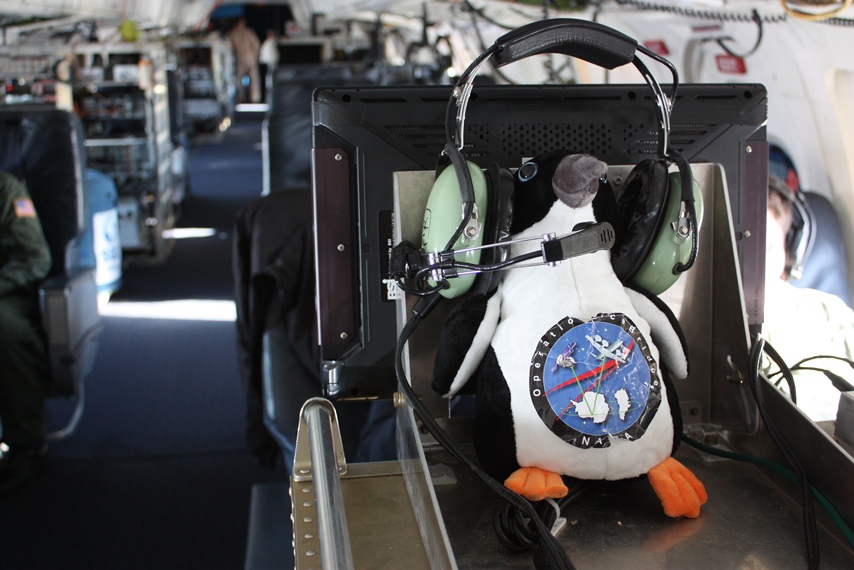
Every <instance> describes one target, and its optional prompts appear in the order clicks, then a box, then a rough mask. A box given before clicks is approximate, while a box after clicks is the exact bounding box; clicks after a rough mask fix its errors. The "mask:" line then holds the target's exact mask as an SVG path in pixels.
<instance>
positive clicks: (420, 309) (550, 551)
mask: <svg viewBox="0 0 854 570" xmlns="http://www.w3.org/2000/svg"><path fill="white" fill-rule="evenodd" d="M442 299H443V297H442V296H441V295H431V296H427V297H421V298H419V299H418V301H416V303H415V306H414V307H413V309H412V313H411V315H410V318H409V320H407V322H406V325H404V327H403V330H401V332H400V337H399V338H398V341H397V347H396V348H395V358H394V368H395V373H396V374H397V380H398V387H399V389H400V391H401V392H402V393H403V395H404V397H405V398H406V400H407V402H408V403H409V405H410V406H412V409H413V410H414V411H415V413H416V414H418V417H419V418H420V420H421V423H422V424H424V427H426V428H427V430H428V431H429V432H430V433H431V434H432V435H433V437H434V438H436V441H437V442H439V444H440V445H441V446H442V447H443V448H444V449H445V450H446V451H447V452H448V453H450V454H451V455H452V456H454V458H456V459H457V460H458V461H459V462H460V463H462V464H464V465H466V466H467V467H468V468H469V469H471V470H472V472H473V473H474V474H475V475H477V476H478V477H479V478H480V479H481V480H482V481H483V482H484V483H486V485H487V486H488V487H489V488H490V489H491V490H492V491H494V492H495V493H496V494H497V495H499V496H500V497H501V498H503V499H504V500H506V501H507V502H508V503H510V504H511V505H512V506H513V508H515V509H516V510H518V511H519V512H520V513H522V515H523V516H524V517H525V518H527V519H528V520H530V521H531V522H533V531H532V534H531V541H532V543H533V544H535V545H536V553H535V555H534V566H535V567H536V568H548V569H555V570H575V566H574V565H573V564H572V561H571V560H570V559H569V556H568V555H567V554H566V551H565V550H564V549H563V547H562V546H561V545H560V544H558V542H557V540H556V539H555V537H554V536H552V534H551V532H550V529H549V528H548V527H547V526H546V525H545V523H544V522H543V520H542V518H541V517H540V515H539V514H538V513H537V510H536V509H535V508H534V506H533V505H532V504H531V503H530V502H529V501H528V500H527V499H525V498H524V497H522V496H520V495H518V494H516V493H514V492H513V491H511V490H510V489H508V488H507V487H505V486H504V485H503V484H502V483H501V482H499V481H497V480H496V479H494V478H493V477H491V476H490V475H489V474H487V473H486V472H485V471H483V470H482V469H481V468H480V467H479V466H478V465H477V464H475V462H474V461H473V460H472V459H471V458H469V457H468V456H467V455H466V454H465V453H463V451H462V450H461V449H460V448H459V447H458V446H457V444H456V443H455V442H454V441H453V440H452V439H451V438H450V437H449V436H448V435H447V433H445V431H444V430H443V429H442V428H441V426H439V424H438V422H436V420H435V418H433V415H432V414H431V413H430V412H429V411H428V410H427V407H426V406H425V405H424V403H423V402H422V401H421V399H420V398H419V397H418V395H417V394H416V393H415V391H414V390H413V389H412V386H410V384H409V381H408V379H407V377H406V370H405V368H404V365H403V349H404V346H405V345H406V343H407V342H408V341H409V338H410V337H411V336H412V333H413V332H415V329H416V328H417V327H418V325H419V324H420V323H421V321H422V320H424V319H425V318H426V317H427V316H428V315H429V314H430V312H431V311H432V310H433V309H434V308H435V307H436V305H438V304H439V303H440V302H441V300H442Z"/></svg>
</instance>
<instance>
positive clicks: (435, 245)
mask: <svg viewBox="0 0 854 570" xmlns="http://www.w3.org/2000/svg"><path fill="white" fill-rule="evenodd" d="M465 165H466V167H468V169H469V173H470V174H471V179H472V185H473V188H472V190H473V191H474V196H475V203H476V205H477V209H478V215H479V217H480V219H481V220H482V219H483V217H485V212H486V211H487V210H488V208H489V196H488V193H487V181H486V175H485V174H484V172H483V170H481V169H480V167H479V166H477V165H476V164H474V163H472V162H468V161H466V162H465ZM438 170H439V172H438V175H437V176H436V181H435V182H434V183H433V187H432V188H431V189H430V195H429V196H428V197H427V205H426V208H425V211H424V222H423V224H422V230H421V231H422V233H421V239H422V247H423V249H424V251H425V252H427V253H439V252H444V251H445V248H446V247H447V245H448V241H449V240H450V239H451V237H452V236H453V235H454V233H455V231H456V230H457V228H458V227H459V224H460V220H461V219H462V218H461V215H462V198H461V196H460V186H459V182H458V180H457V172H456V168H448V167H441V166H440V168H439V169H438ZM481 212H483V213H481ZM481 223H482V222H481ZM483 239H484V231H483V228H481V231H480V232H479V233H477V235H476V236H475V237H467V236H466V235H465V234H463V235H460V236H459V237H458V238H457V241H456V242H455V243H454V244H452V249H454V250H463V249H465V250H466V252H465V253H458V254H456V255H455V256H454V258H455V259H456V260H457V261H459V262H465V263H472V264H479V263H481V261H480V259H481V250H479V249H473V248H477V247H478V246H480V245H481V244H482V243H483ZM474 281H475V275H461V276H459V277H456V278H454V279H451V280H449V282H448V287H447V288H445V289H442V291H440V294H441V295H442V296H443V297H445V298H448V299H453V298H454V297H458V296H460V295H462V294H463V293H466V292H468V290H469V289H470V288H471V286H472V284H473V283H474ZM430 283H431V284H432V285H435V283H434V282H433V281H432V279H431V280H430Z"/></svg>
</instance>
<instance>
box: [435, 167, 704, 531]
mask: <svg viewBox="0 0 854 570" xmlns="http://www.w3.org/2000/svg"><path fill="white" fill-rule="evenodd" d="M532 162H533V163H535V164H536V166H535V167H531V166H527V167H525V168H523V169H520V171H519V172H518V173H517V180H516V184H515V201H514V211H513V224H512V226H511V234H512V238H513V239H514V240H517V239H520V238H527V237H531V238H538V237H540V236H543V235H545V234H555V235H558V236H561V235H565V234H569V233H571V232H572V231H573V229H574V228H576V227H577V226H578V225H579V224H585V223H590V222H597V221H606V220H607V221H609V219H612V218H613V213H614V208H615V207H616V206H615V205H613V195H610V196H605V195H604V194H605V193H604V192H603V193H601V194H602V195H601V196H600V198H599V199H597V200H594V198H596V195H597V192H598V190H599V187H600V184H601V182H600V178H602V177H603V176H604V175H605V173H606V168H607V167H606V165H605V164H604V163H602V162H601V161H599V160H597V159H595V158H593V157H591V156H588V155H572V154H569V153H567V152H562V151H559V152H553V153H549V154H546V155H543V156H541V157H537V158H536V159H534V160H533V161H532ZM534 170H535V171H536V173H535V174H534V175H533V176H532V172H534ZM520 174H521V175H522V177H521V178H520ZM523 178H524V179H523ZM608 192H610V189H608ZM539 247H540V246H539V240H533V241H528V242H523V243H522V244H514V245H513V248H512V250H511V257H515V256H517V255H522V254H525V253H528V252H530V251H535V250H537V249H539ZM656 301H657V300H656V299H654V298H650V297H648V296H646V295H644V294H642V293H640V292H637V291H634V290H632V289H629V288H626V287H624V286H623V284H622V283H621V282H620V281H619V279H618V278H617V276H616V274H615V273H614V271H613V269H612V267H611V261H610V253H609V251H607V250H601V251H598V252H596V253H592V254H586V255H581V256H578V257H574V258H571V259H568V260H564V261H562V262H560V263H559V264H557V265H556V266H546V265H541V266H535V267H526V268H521V269H514V270H512V271H506V272H505V273H504V275H503V277H502V279H501V281H500V283H499V285H498V287H497V289H496V290H495V291H494V293H492V294H491V295H480V296H475V297H472V298H470V299H468V300H466V301H465V302H464V303H463V304H461V305H459V306H458V307H457V308H456V309H455V310H454V311H452V313H451V314H450V315H449V317H448V319H447V320H446V322H445V325H444V328H443V332H442V338H441V340H440V345H439V350H438V353H437V357H436V365H435V368H434V382H433V388H434V389H435V390H437V391H438V392H440V393H442V394H443V395H446V396H447V397H451V396H453V395H455V394H456V393H458V392H459V391H460V389H461V388H463V386H464V385H465V384H466V383H467V382H468V381H469V380H470V379H473V378H474V379H476V381H477V407H476V417H475V433H474V442H475V449H476V451H477V454H478V457H479V459H480V461H481V463H482V464H483V465H484V467H485V468H486V470H487V471H488V472H489V473H490V474H492V475H493V476H494V477H496V478H499V479H502V480H504V479H505V478H506V477H508V476H509V475H510V474H511V473H513V472H515V471H516V470H517V469H519V468H520V467H522V468H538V469H541V470H543V471H545V472H550V473H556V474H558V475H566V476H571V477H575V478H579V479H591V480H603V479H604V480H618V479H626V478H631V477H636V476H639V475H643V474H647V473H649V472H650V470H651V469H653V468H654V467H656V466H658V465H661V464H662V463H663V462H665V460H666V459H668V458H669V457H670V456H671V454H672V453H673V451H674V446H675V445H676V442H677V441H678V439H677V438H678V436H679V432H680V431H681V420H680V419H679V411H678V407H677V408H676V409H671V406H678V404H677V402H676V401H675V400H676V398H675V392H673V390H672V386H671V385H670V382H669V378H667V377H666V376H667V371H669V373H671V374H672V375H673V376H674V377H675V378H680V379H681V378H685V377H686V376H687V374H688V361H687V357H686V353H685V350H684V342H683V338H682V336H681V332H680V331H679V329H678V323H676V322H675V318H674V317H673V316H672V314H669V311H667V310H666V308H664V307H663V306H661V303H660V302H656ZM662 309H665V310H662ZM615 313H616V314H622V315H625V316H626V317H628V319H630V320H631V322H632V323H634V325H636V327H637V329H638V330H639V331H640V334H641V335H642V337H643V338H645V339H647V340H648V341H649V342H648V354H649V355H650V356H651V357H652V358H653V359H654V362H656V363H661V365H662V366H663V368H665V369H666V370H665V371H661V370H659V371H658V374H659V375H661V374H662V373H663V375H664V378H661V380H664V386H663V387H662V389H661V390H660V397H661V400H660V403H659V404H658V407H657V409H656V410H655V412H654V415H653V416H652V417H651V419H648V420H647V422H648V423H647V424H646V425H645V429H644V431H643V434H642V437H637V438H628V439H625V438H619V437H617V438H609V441H608V442H607V443H606V444H605V445H604V446H598V447H579V446H576V445H573V444H571V443H568V442H567V441H565V440H564V439H562V438H561V437H560V436H559V435H557V434H556V433H555V432H554V431H553V430H552V429H550V426H549V425H547V422H545V421H544V420H543V418H542V414H541V413H540V412H539V411H538V410H537V409H536V408H535V406H534V403H533V401H532V395H531V394H532V392H531V383H530V379H531V367H532V353H534V352H535V351H536V350H537V347H538V344H539V343H540V342H541V340H542V339H543V337H544V333H545V332H546V331H549V330H550V329H553V327H555V326H556V323H559V322H560V321H561V320H562V319H564V318H566V317H571V318H572V319H576V320H580V321H587V320H588V319H593V318H595V317H597V315H602V314H615ZM659 378H660V376H659ZM692 477H693V475H692ZM508 486H510V485H508ZM511 488H512V487H511ZM523 494H524V493H523ZM535 495H536V493H535ZM529 498H531V497H529ZM704 501H705V498H703V500H702V501H701V502H704ZM697 508H699V506H698V507H697ZM665 510H667V509H666V508H665ZM668 514H670V513H668ZM679 514H685V513H678V514H676V515H672V516H679ZM689 516H691V515H690V514H689ZM693 516H696V514H695V515H693Z"/></svg>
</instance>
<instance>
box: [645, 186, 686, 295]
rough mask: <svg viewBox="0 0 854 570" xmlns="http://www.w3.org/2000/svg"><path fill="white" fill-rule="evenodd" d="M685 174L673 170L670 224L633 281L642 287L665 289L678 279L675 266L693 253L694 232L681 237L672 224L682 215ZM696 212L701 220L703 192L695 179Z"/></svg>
mask: <svg viewBox="0 0 854 570" xmlns="http://www.w3.org/2000/svg"><path fill="white" fill-rule="evenodd" d="M681 180H682V179H681V177H680V175H679V173H678V172H671V173H670V198H669V199H668V202H667V207H666V209H665V211H664V214H663V216H662V217H663V219H664V221H665V224H666V226H665V227H663V228H662V229H661V231H660V232H659V233H658V236H656V239H655V242H654V243H653V245H652V248H651V250H650V252H649V253H648V254H647V256H646V259H645V260H644V263H643V265H642V266H641V267H640V268H639V269H638V271H637V273H635V275H634V276H633V277H632V280H631V282H632V284H634V285H637V286H638V287H641V288H643V289H645V290H647V291H649V292H650V293H652V294H654V295H660V294H662V293H664V292H665V291H666V290H667V289H669V288H670V286H671V285H673V284H674V283H676V280H677V279H678V278H679V274H677V273H674V272H673V268H674V267H675V266H676V265H677V264H679V263H682V264H684V263H687V262H688V259H689V258H690V257H691V245H692V244H691V239H692V238H691V236H687V237H680V236H678V235H677V233H676V231H675V230H673V229H672V226H671V224H672V223H673V222H675V221H676V220H678V219H679V210H680V208H681V205H682V200H681V186H682V183H681ZM694 213H695V215H696V219H697V223H698V226H697V231H699V229H700V228H699V222H700V220H702V219H703V193H702V191H701V190H700V186H699V185H698V184H697V182H696V181H694Z"/></svg>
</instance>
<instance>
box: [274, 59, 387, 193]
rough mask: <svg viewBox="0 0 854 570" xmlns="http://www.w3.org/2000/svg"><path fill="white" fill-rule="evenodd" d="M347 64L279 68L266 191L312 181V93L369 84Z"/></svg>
mask: <svg viewBox="0 0 854 570" xmlns="http://www.w3.org/2000/svg"><path fill="white" fill-rule="evenodd" d="M371 83H372V81H370V80H369V79H367V78H365V77H364V76H360V75H358V74H357V73H356V72H354V71H353V69H352V68H351V67H349V66H347V65H330V64H325V65H320V64H305V65H286V66H279V67H277V68H276V71H275V75H274V76H273V81H272V85H271V87H270V89H271V91H270V98H269V100H270V111H269V113H268V115H267V118H266V119H265V121H264V130H263V136H264V140H265V145H264V146H265V153H264V157H263V160H264V194H269V193H270V192H277V191H279V190H283V189H288V188H300V187H305V186H309V185H310V184H311V136H312V135H311V132H312V124H313V123H312V119H311V94H312V92H314V90H315V89H317V88H318V87H321V86H322V87H339V86H347V85H350V86H352V85H368V84H371Z"/></svg>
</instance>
